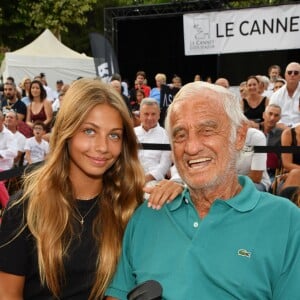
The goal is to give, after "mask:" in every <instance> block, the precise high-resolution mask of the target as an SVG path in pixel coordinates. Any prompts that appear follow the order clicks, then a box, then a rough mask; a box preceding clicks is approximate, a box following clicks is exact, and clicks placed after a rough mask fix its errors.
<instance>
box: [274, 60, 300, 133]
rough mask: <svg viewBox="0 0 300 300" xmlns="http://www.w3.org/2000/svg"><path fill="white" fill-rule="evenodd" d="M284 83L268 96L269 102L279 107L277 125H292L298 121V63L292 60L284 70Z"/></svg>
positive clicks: (299, 75) (299, 67) (299, 120)
mask: <svg viewBox="0 0 300 300" xmlns="http://www.w3.org/2000/svg"><path fill="white" fill-rule="evenodd" d="M285 80H286V84H285V85H284V86H283V87H281V88H280V89H279V90H277V91H276V92H275V93H274V94H273V95H272V96H271V98H270V104H272V103H274V104H277V105H279V106H280V107H281V119H280V120H279V122H278V125H277V126H278V127H280V128H283V129H285V128H287V127H294V126H295V125H296V124H297V123H300V82H299V81H300V64H299V63H297V62H292V63H290V64H288V66H287V67H286V71H285Z"/></svg>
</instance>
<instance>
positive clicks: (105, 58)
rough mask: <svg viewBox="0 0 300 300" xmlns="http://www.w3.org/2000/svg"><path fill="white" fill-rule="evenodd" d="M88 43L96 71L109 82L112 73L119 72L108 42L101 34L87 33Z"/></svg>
mask: <svg viewBox="0 0 300 300" xmlns="http://www.w3.org/2000/svg"><path fill="white" fill-rule="evenodd" d="M89 38H90V45H91V49H92V54H93V57H94V62H95V68H96V73H97V75H98V76H99V77H101V79H102V80H103V81H105V82H109V81H110V79H111V76H112V74H114V73H119V64H118V60H117V58H116V55H115V52H114V50H113V48H112V46H111V44H110V42H109V41H108V40H107V39H106V38H105V37H104V36H103V35H101V34H99V33H96V32H93V33H90V34H89Z"/></svg>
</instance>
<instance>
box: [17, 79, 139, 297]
mask: <svg viewBox="0 0 300 300" xmlns="http://www.w3.org/2000/svg"><path fill="white" fill-rule="evenodd" d="M103 103H107V104H109V105H111V106H112V107H113V108H115V109H116V110H117V111H118V112H119V113H120V115H121V118H122V120H123V126H124V135H123V145H122V152H121V154H120V157H119V158H118V160H117V161H116V162H115V164H114V165H113V166H112V167H111V168H110V169H109V170H108V171H107V172H106V173H105V174H104V175H103V189H102V195H101V200H100V202H99V206H100V209H99V213H98V215H97V217H96V218H95V220H94V223H93V236H94V238H95V240H96V245H97V247H98V249H99V252H98V257H97V261H96V262H95V265H96V269H95V281H94V285H93V289H92V292H91V295H90V299H101V298H102V297H103V294H104V291H105V289H106V288H107V286H108V283H109V282H110V280H111V278H112V275H113V273H114V271H115V268H116V264H117V261H118V257H119V254H120V250H121V243H122V237H123V233H124V229H125V226H126V224H127V222H128V220H129V218H130V216H131V215H132V213H133V212H134V210H135V208H136V207H137V205H138V204H139V203H140V202H141V201H142V198H143V191H142V187H143V185H144V173H143V170H142V168H141V166H140V163H139V160H138V155H137V150H138V146H137V141H136V136H135V133H134V130H133V126H132V121H131V119H130V116H129V113H128V110H127V107H126V105H125V103H124V101H123V100H122V98H121V97H120V96H119V95H118V94H117V93H116V92H115V91H114V90H113V89H112V88H111V87H110V86H109V85H108V84H105V83H102V82H101V81H100V80H97V79H96V80H95V79H80V80H77V81H75V82H74V83H72V85H71V86H70V88H69V90H68V91H67V93H66V95H65V97H64V101H63V103H62V106H61V108H60V111H59V113H58V115H57V119H56V123H55V126H54V128H53V131H52V133H51V139H50V149H51V150H50V154H49V158H48V159H47V161H46V162H45V164H44V165H43V166H42V167H41V168H39V169H38V170H36V171H34V172H32V173H31V174H30V175H28V176H27V177H26V178H25V182H24V195H23V197H22V199H28V210H27V224H28V227H29V229H30V231H31V233H32V234H33V236H34V238H35V240H36V244H37V255H38V263H39V272H40V277H41V280H42V282H43V283H45V284H46V285H47V286H48V287H49V289H50V290H51V291H52V293H53V294H54V296H56V297H59V295H60V293H61V285H62V282H63V280H64V278H65V273H64V265H63V259H64V257H65V256H66V255H67V253H68V248H69V246H70V241H71V238H72V235H73V234H74V228H73V225H72V224H74V223H73V220H72V215H73V214H74V203H75V202H74V198H73V190H72V185H71V182H70V179H69V164H70V158H69V154H68V151H67V142H68V140H69V139H70V138H72V136H73V135H74V134H75V133H76V131H77V130H78V128H79V127H80V125H81V124H82V122H83V121H84V120H85V118H86V116H87V114H88V113H89V111H90V110H91V109H92V108H93V107H95V106H96V105H98V104H103Z"/></svg>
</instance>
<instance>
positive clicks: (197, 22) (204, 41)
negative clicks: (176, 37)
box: [190, 16, 215, 50]
mask: <svg viewBox="0 0 300 300" xmlns="http://www.w3.org/2000/svg"><path fill="white" fill-rule="evenodd" d="M211 36H212V34H211V26H210V20H209V18H207V17H199V16H198V17H194V18H193V34H192V38H191V42H190V48H191V50H202V49H213V48H214V47H215V44H214V40H213V39H212V38H211Z"/></svg>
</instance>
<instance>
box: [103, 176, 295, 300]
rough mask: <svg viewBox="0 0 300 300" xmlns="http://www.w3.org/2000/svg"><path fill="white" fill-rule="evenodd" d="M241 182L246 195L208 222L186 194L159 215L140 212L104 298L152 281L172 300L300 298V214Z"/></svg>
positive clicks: (220, 205) (222, 206)
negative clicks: (200, 215)
mask: <svg viewBox="0 0 300 300" xmlns="http://www.w3.org/2000/svg"><path fill="white" fill-rule="evenodd" d="M239 181H240V183H241V185H242V186H243V189H242V191H241V192H240V193H239V194H238V195H236V196H235V197H233V198H231V199H229V200H227V201H224V200H218V199H217V200H216V201H215V202H214V203H213V204H212V206H211V208H210V211H209V213H208V215H207V216H206V217H205V218H203V219H201V218H200V217H199V215H198V213H197V211H196V209H195V207H194V205H193V203H192V202H191V199H190V195H189V192H188V190H185V191H183V193H182V194H181V195H179V196H178V197H177V198H176V199H175V200H174V201H173V202H171V203H170V204H167V205H165V206H164V207H163V208H162V209H161V210H160V211H156V210H152V209H149V208H148V207H147V204H143V205H142V206H141V207H139V208H138V210H137V211H136V212H135V214H134V216H133V217H132V218H131V220H130V222H129V224H128V226H127V229H126V232H125V236H124V241H123V250H122V256H121V258H120V261H119V265H118V268H117V272H116V274H115V276H114V278H113V281H112V283H111V285H110V287H109V288H108V290H107V292H106V295H111V296H113V297H116V298H119V299H127V298H126V297H127V293H128V292H129V291H130V290H131V289H132V288H134V287H135V286H136V285H137V284H139V283H142V282H144V281H146V280H150V279H152V280H157V281H158V282H160V284H161V285H162V287H163V298H164V299H169V300H183V299H205V300H210V299H213V300H215V299H222V300H224V299H251V300H253V299H259V300H262V299H280V300H283V299H284V300H296V299H300V210H299V209H298V208H297V207H296V206H295V205H294V204H293V203H291V202H290V201H289V200H287V199H285V198H279V197H276V196H274V195H271V194H269V193H264V192H260V191H258V190H257V189H256V188H255V186H254V185H253V183H252V182H251V180H250V179H249V178H247V177H244V176H240V177H239Z"/></svg>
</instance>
